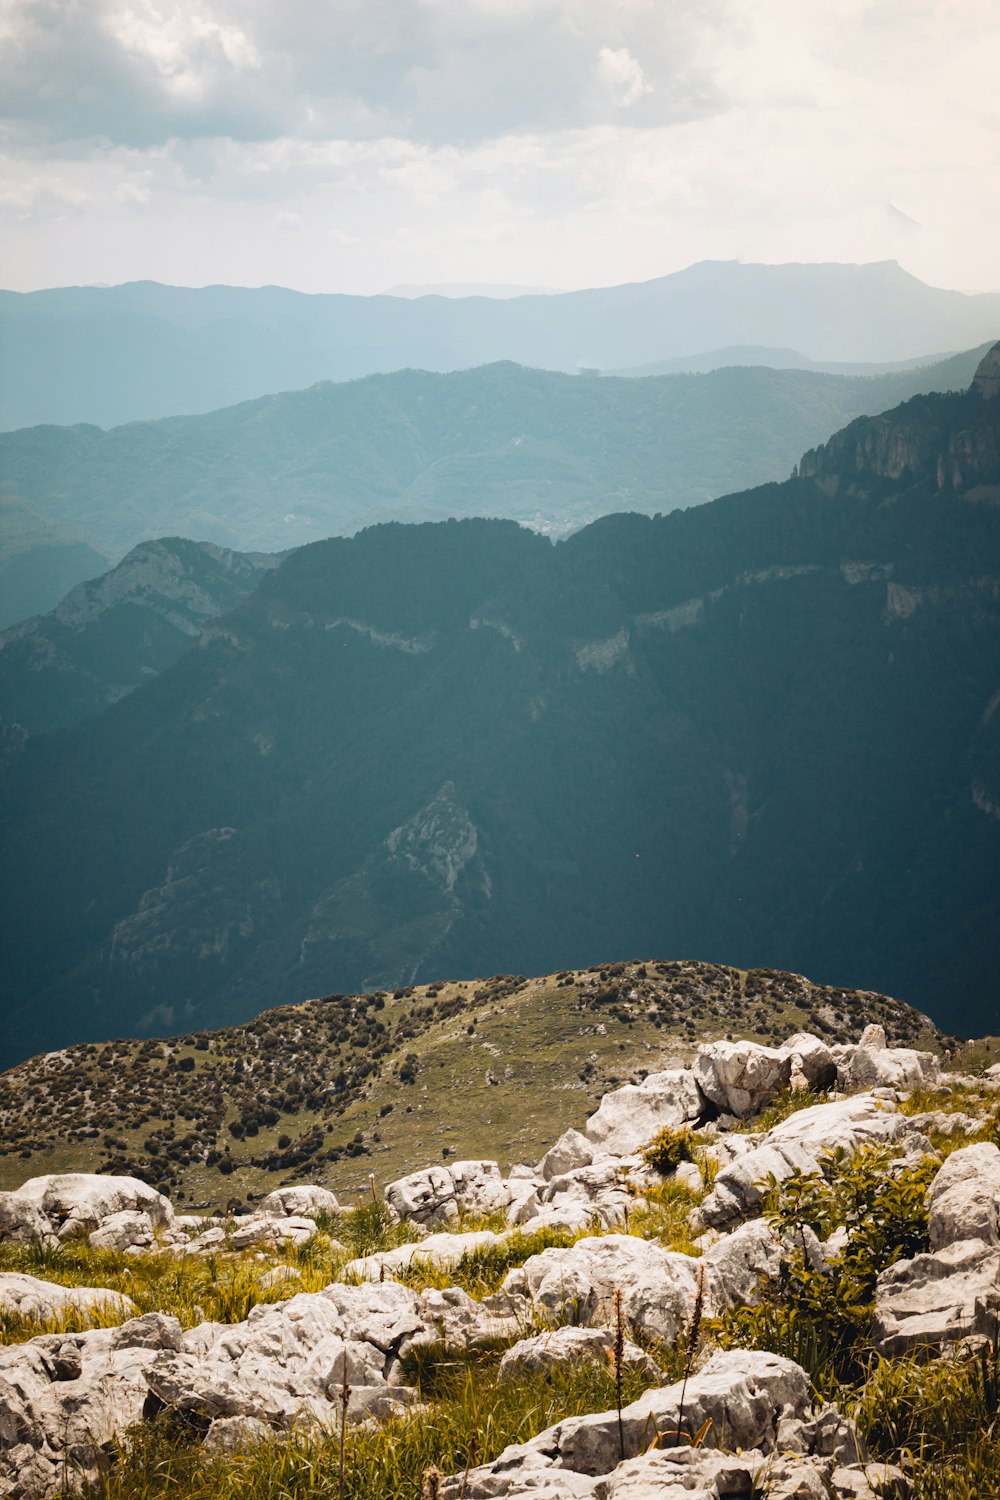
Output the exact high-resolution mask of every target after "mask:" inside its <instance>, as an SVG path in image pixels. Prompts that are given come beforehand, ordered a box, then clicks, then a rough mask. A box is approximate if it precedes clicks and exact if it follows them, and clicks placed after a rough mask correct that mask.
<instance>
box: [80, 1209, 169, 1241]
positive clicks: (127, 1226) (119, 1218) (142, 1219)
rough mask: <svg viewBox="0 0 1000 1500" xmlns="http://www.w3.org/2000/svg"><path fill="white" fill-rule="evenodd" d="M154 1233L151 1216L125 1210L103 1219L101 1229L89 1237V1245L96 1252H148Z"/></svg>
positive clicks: (94, 1231) (132, 1210) (92, 1231)
mask: <svg viewBox="0 0 1000 1500" xmlns="http://www.w3.org/2000/svg"><path fill="white" fill-rule="evenodd" d="M154 1233H155V1231H154V1227H153V1221H152V1219H151V1218H150V1216H149V1214H147V1213H137V1212H136V1211H135V1210H134V1209H125V1210H124V1211H123V1212H122V1213H120V1214H109V1215H108V1217H107V1218H106V1219H102V1220H101V1225H100V1228H99V1229H94V1230H91V1232H90V1234H89V1235H88V1236H87V1243H88V1245H90V1246H91V1247H92V1248H93V1249H94V1250H148V1249H149V1247H150V1246H151V1245H152V1243H153V1237H154Z"/></svg>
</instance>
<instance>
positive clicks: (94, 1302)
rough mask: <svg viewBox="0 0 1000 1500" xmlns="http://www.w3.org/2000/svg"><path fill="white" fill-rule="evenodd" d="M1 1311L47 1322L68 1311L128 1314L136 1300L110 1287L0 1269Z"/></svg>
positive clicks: (133, 1309)
mask: <svg viewBox="0 0 1000 1500" xmlns="http://www.w3.org/2000/svg"><path fill="white" fill-rule="evenodd" d="M0 1312H5V1313H14V1314H16V1315H17V1316H18V1317H19V1318H35V1319H37V1320H38V1321H39V1322H44V1321H47V1320H48V1319H50V1318H57V1317H59V1316H60V1315H61V1314H64V1313H67V1312H75V1313H82V1314H88V1313H90V1314H94V1313H101V1312H104V1313H107V1314H109V1315H110V1316H112V1317H114V1316H117V1317H128V1315H129V1313H134V1312H135V1304H134V1303H133V1302H132V1301H131V1299H130V1298H129V1297H126V1296H124V1295H123V1294H122V1293H121V1292H114V1291H111V1290H109V1289H108V1288H107V1287H94V1286H57V1285H56V1284H55V1282H52V1281H40V1280H39V1279H38V1277H37V1276H26V1275H24V1274H23V1273H22V1272H20V1271H0Z"/></svg>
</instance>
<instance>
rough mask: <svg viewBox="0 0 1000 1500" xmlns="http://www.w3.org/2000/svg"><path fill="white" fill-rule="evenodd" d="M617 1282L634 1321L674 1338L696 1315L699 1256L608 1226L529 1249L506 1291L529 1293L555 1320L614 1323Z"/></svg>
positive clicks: (631, 1324) (507, 1280)
mask: <svg viewBox="0 0 1000 1500" xmlns="http://www.w3.org/2000/svg"><path fill="white" fill-rule="evenodd" d="M616 1287H618V1288H620V1289H621V1293H622V1305H623V1309H624V1313H625V1318H626V1320H627V1322H628V1324H629V1327H630V1328H632V1329H634V1330H636V1331H637V1332H641V1333H646V1334H649V1335H651V1336H653V1337H655V1338H662V1339H674V1338H676V1337H677V1335H678V1333H679V1332H680V1331H681V1329H682V1328H684V1327H685V1326H686V1324H687V1323H689V1322H690V1319H691V1313H692V1311H693V1309H694V1301H695V1296H696V1294H697V1289H698V1262H697V1261H696V1260H695V1259H694V1258H693V1257H692V1256H690V1255H682V1254H680V1253H679V1252H678V1251H674V1250H664V1249H662V1248H661V1247H660V1246H659V1245H656V1244H653V1243H652V1241H650V1240H640V1239H636V1238H635V1237H633V1236H632V1235H627V1234H608V1235H604V1236H601V1237H597V1238H592V1239H582V1240H577V1242H576V1244H575V1245H569V1246H567V1247H566V1248H564V1249H550V1250H543V1251H541V1253H540V1254H538V1255H532V1256H529V1258H528V1259H527V1260H526V1261H525V1263H524V1265H523V1266H519V1267H518V1268H517V1269H516V1270H513V1271H510V1272H508V1274H507V1276H506V1277H505V1279H504V1282H503V1287H502V1291H503V1292H504V1293H506V1294H507V1295H508V1296H515V1297H517V1296H520V1297H525V1298H527V1299H528V1301H529V1302H530V1303H531V1305H532V1306H533V1307H534V1308H535V1309H536V1310H537V1312H538V1313H540V1314H541V1315H542V1316H543V1317H544V1318H545V1319H546V1320H547V1321H548V1322H550V1323H575V1324H581V1325H583V1326H586V1327H605V1328H607V1327H610V1326H611V1323H612V1322H613V1318H614V1311H613V1298H614V1292H615V1288H616Z"/></svg>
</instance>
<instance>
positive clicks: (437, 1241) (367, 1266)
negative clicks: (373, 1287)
mask: <svg viewBox="0 0 1000 1500" xmlns="http://www.w3.org/2000/svg"><path fill="white" fill-rule="evenodd" d="M505 1238H506V1236H505V1235H499V1234H494V1232H493V1231H492V1230H491V1229H481V1230H471V1231H469V1232H468V1233H466V1234H448V1233H447V1232H444V1231H442V1232H441V1233H440V1234H429V1235H427V1236H426V1237H425V1238H424V1239H422V1240H413V1241H412V1242H411V1243H410V1244H408V1245H397V1246H395V1248H394V1249H392V1250H377V1251H375V1252H374V1253H373V1254H372V1255H363V1256H359V1257H358V1259H357V1260H349V1261H348V1262H347V1265H346V1266H345V1267H344V1269H343V1271H342V1272H341V1273H340V1274H341V1279H342V1280H344V1281H384V1280H385V1279H386V1277H392V1276H394V1275H395V1273H396V1272H397V1271H401V1270H404V1269H405V1268H407V1267H409V1266H419V1265H421V1264H423V1265H425V1266H433V1267H434V1268H435V1269H437V1270H450V1269H451V1267H452V1266H457V1265H458V1263H459V1261H460V1260H461V1259H462V1256H463V1255H468V1254H469V1253H470V1251H473V1250H481V1249H483V1248H485V1247H486V1246H488V1245H499V1244H500V1243H501V1242H502V1241H503V1239H505Z"/></svg>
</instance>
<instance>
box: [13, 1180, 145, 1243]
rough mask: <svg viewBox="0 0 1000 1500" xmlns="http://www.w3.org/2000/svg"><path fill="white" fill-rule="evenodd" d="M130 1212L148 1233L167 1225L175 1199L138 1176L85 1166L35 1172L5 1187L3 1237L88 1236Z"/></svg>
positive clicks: (69, 1237) (64, 1237)
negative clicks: (90, 1169)
mask: <svg viewBox="0 0 1000 1500" xmlns="http://www.w3.org/2000/svg"><path fill="white" fill-rule="evenodd" d="M125 1213H130V1214H134V1215H138V1216H139V1219H138V1220H137V1223H139V1222H141V1225H142V1232H143V1233H145V1232H146V1229H147V1227H148V1229H149V1230H150V1231H151V1230H153V1229H160V1228H165V1227H166V1226H167V1225H169V1224H170V1222H171V1220H172V1219H173V1216H174V1210H173V1206H172V1204H171V1203H170V1200H169V1199H168V1198H165V1197H164V1196H163V1194H162V1193H158V1192H157V1191H156V1189H155V1188H151V1187H149V1186H148V1184H147V1183H145V1182H140V1181H139V1179H138V1178H136V1177H110V1176H109V1177H105V1176H102V1175H100V1174H97V1173H86V1172H67V1173H61V1174H52V1175H49V1176H46V1177H32V1178H30V1179H29V1180H28V1181H27V1182H25V1183H23V1184H22V1185H21V1187H19V1188H18V1190H17V1192H16V1193H0V1241H2V1240H5V1239H10V1240H18V1239H22V1240H23V1239H27V1238H37V1237H45V1236H51V1237H54V1238H56V1239H60V1240H63V1239H71V1238H73V1237H74V1236H80V1237H83V1236H86V1235H89V1234H91V1233H93V1232H94V1231H95V1230H99V1229H100V1228H101V1226H102V1225H103V1224H104V1223H105V1222H106V1221H108V1220H110V1219H113V1218H117V1216H119V1215H121V1214H125Z"/></svg>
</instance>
